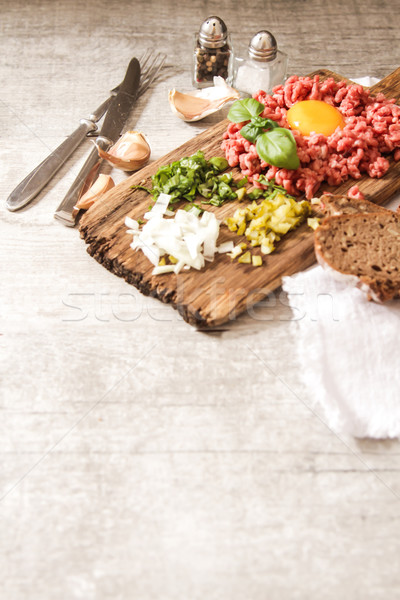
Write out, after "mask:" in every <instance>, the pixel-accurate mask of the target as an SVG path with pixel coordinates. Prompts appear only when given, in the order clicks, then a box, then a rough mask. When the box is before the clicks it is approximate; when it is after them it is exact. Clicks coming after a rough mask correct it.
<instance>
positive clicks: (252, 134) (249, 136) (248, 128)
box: [240, 119, 263, 144]
mask: <svg viewBox="0 0 400 600" xmlns="http://www.w3.org/2000/svg"><path fill="white" fill-rule="evenodd" d="M252 120H253V119H252ZM262 132H263V130H262V128H260V127H257V126H256V125H253V123H252V122H250V123H247V125H244V126H243V127H242V129H241V130H240V135H241V136H242V137H244V138H245V139H246V140H248V141H249V142H252V143H253V144H255V143H256V139H257V138H258V136H259V135H260V134H261V133H262Z"/></svg>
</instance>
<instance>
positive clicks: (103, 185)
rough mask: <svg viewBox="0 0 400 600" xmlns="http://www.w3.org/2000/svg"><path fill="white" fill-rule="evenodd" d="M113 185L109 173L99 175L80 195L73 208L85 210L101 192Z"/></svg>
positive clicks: (103, 192) (106, 190)
mask: <svg viewBox="0 0 400 600" xmlns="http://www.w3.org/2000/svg"><path fill="white" fill-rule="evenodd" d="M114 186H115V183H114V181H113V180H112V179H111V177H110V175H103V174H101V175H99V176H98V178H97V179H96V181H95V182H94V183H93V185H92V186H91V187H90V188H89V189H88V191H87V192H86V193H85V194H83V196H81V197H80V198H79V200H78V202H77V204H76V206H74V208H76V209H77V210H86V209H88V208H90V206H92V204H94V203H95V202H96V201H97V200H98V199H99V198H100V196H102V195H103V194H105V193H106V192H108V190H111V188H113V187H114Z"/></svg>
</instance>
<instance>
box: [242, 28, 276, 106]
mask: <svg viewBox="0 0 400 600" xmlns="http://www.w3.org/2000/svg"><path fill="white" fill-rule="evenodd" d="M286 68H287V55H286V54H285V53H284V52H281V51H280V50H278V46H277V43H276V39H275V38H274V36H273V35H272V33H270V32H269V31H266V30H263V31H259V32H258V33H256V35H255V36H253V37H252V39H251V41H250V44H249V48H248V58H247V59H245V60H238V61H237V65H236V77H235V84H234V87H235V88H236V89H237V90H239V91H241V92H247V93H248V94H254V93H255V92H257V91H258V90H264V92H267V93H270V92H271V91H272V88H273V87H274V86H275V85H279V84H281V83H283V82H284V80H285V76H286Z"/></svg>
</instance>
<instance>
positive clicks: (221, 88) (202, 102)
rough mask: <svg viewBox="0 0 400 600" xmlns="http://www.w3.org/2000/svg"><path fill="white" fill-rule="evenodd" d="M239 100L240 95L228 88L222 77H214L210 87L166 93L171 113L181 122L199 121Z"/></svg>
mask: <svg viewBox="0 0 400 600" xmlns="http://www.w3.org/2000/svg"><path fill="white" fill-rule="evenodd" d="M238 98H240V93H239V92H238V91H237V90H235V89H234V88H232V87H230V86H229V85H228V84H227V83H226V81H225V80H224V79H223V78H222V77H214V85H213V86H212V87H208V88H204V89H202V90H196V91H194V92H192V93H190V94H183V93H182V92H178V91H177V90H175V89H173V90H170V91H169V93H168V100H169V103H170V106H171V109H172V111H173V112H174V113H175V114H177V115H178V117H179V118H180V119H182V120H183V121H187V122H188V123H192V122H194V121H200V119H204V117H207V116H208V115H211V114H212V113H214V112H216V111H217V110H219V109H220V108H222V106H223V105H224V104H226V103H227V102H229V101H231V100H237V99H238Z"/></svg>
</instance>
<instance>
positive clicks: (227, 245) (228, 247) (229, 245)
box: [217, 240, 234, 254]
mask: <svg viewBox="0 0 400 600" xmlns="http://www.w3.org/2000/svg"><path fill="white" fill-rule="evenodd" d="M233 248H234V244H233V241H232V240H229V242H223V243H222V244H220V245H219V246H218V248H217V250H218V252H219V253H220V254H225V252H232V250H233Z"/></svg>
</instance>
